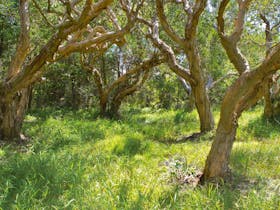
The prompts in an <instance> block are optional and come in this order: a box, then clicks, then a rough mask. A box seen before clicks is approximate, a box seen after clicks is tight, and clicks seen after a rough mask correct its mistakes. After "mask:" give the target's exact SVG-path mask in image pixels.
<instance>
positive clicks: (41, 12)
mask: <svg viewBox="0 0 280 210" xmlns="http://www.w3.org/2000/svg"><path fill="white" fill-rule="evenodd" d="M32 2H33V4H34V6H35V7H36V9H37V10H38V11H39V13H40V14H41V16H42V17H43V19H44V20H45V22H46V23H47V25H48V26H50V27H52V28H55V26H54V25H53V24H52V23H51V22H50V21H49V20H48V18H47V17H46V15H45V14H44V12H43V10H42V9H41V7H40V5H39V4H38V2H37V1H36V0H32Z"/></svg>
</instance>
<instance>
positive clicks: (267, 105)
mask: <svg viewBox="0 0 280 210" xmlns="http://www.w3.org/2000/svg"><path fill="white" fill-rule="evenodd" d="M271 82H272V81H271V78H269V79H267V80H266V81H265V82H264V93H263V95H264V116H265V117H266V118H271V117H272V116H273V103H272V97H271V93H270V88H271Z"/></svg>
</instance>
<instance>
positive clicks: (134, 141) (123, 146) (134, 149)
mask: <svg viewBox="0 0 280 210" xmlns="http://www.w3.org/2000/svg"><path fill="white" fill-rule="evenodd" d="M147 148H148V144H146V143H145V142H144V141H143V140H141V139H139V138H137V137H133V136H128V137H126V138H124V139H123V140H122V141H121V142H119V143H118V144H117V145H115V147H114V148H113V150H112V153H113V154H116V155H118V156H128V157H132V156H134V155H136V154H143V152H144V151H145V150H146V149H147Z"/></svg>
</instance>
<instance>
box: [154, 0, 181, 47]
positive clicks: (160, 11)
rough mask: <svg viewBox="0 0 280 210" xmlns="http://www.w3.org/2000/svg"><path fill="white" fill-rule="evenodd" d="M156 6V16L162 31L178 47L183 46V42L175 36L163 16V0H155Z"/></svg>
mask: <svg viewBox="0 0 280 210" xmlns="http://www.w3.org/2000/svg"><path fill="white" fill-rule="evenodd" d="M156 6H157V16H158V18H159V21H160V24H161V26H162V28H163V30H164V31H165V32H166V34H167V35H168V36H169V37H170V38H171V39H172V40H173V41H174V42H176V43H177V44H178V45H184V44H185V43H184V40H183V39H182V38H181V37H180V36H179V35H177V34H176V32H175V31H174V30H173V29H172V27H171V26H170V25H169V23H168V21H167V18H166V16H165V14H164V7H163V0H156Z"/></svg>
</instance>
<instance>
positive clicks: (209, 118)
mask: <svg viewBox="0 0 280 210" xmlns="http://www.w3.org/2000/svg"><path fill="white" fill-rule="evenodd" d="M192 89H193V95H194V100H195V106H196V108H197V112H198V115H199V121H200V132H207V131H210V130H212V129H213V128H214V119H213V115H212V111H211V106H210V101H209V98H208V95H207V92H206V89H205V85H204V84H202V85H197V86H195V87H193V88H192Z"/></svg>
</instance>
